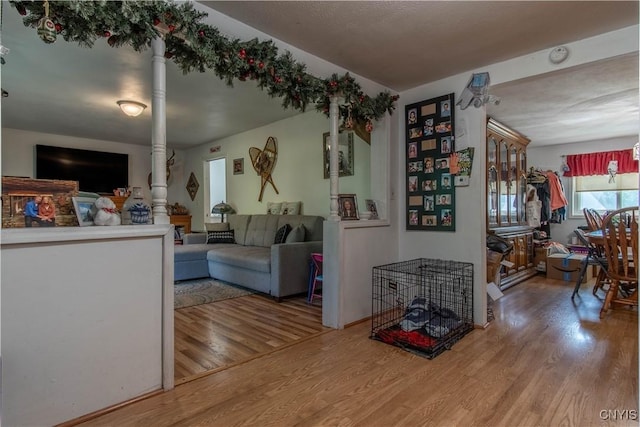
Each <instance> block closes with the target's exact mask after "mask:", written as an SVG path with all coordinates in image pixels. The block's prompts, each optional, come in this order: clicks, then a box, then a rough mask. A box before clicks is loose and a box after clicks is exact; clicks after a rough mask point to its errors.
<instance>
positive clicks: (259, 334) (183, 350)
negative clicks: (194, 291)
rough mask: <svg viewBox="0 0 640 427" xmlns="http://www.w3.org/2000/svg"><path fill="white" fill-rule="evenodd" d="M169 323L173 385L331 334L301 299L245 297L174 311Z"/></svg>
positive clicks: (319, 311) (317, 311)
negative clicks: (172, 334) (171, 328)
mask: <svg viewBox="0 0 640 427" xmlns="http://www.w3.org/2000/svg"><path fill="white" fill-rule="evenodd" d="M174 322H175V326H174V330H175V379H176V384H181V383H184V382H187V381H190V380H192V379H194V378H197V377H200V376H202V375H203V374H207V373H210V372H211V371H215V370H219V369H224V368H228V367H230V366H234V365H237V364H239V363H244V362H247V361H249V360H252V359H254V358H256V357H259V356H261V355H264V354H267V353H270V352H272V351H274V350H275V349H278V348H282V347H285V346H288V345H291V343H295V342H300V341H301V340H304V339H307V338H309V337H312V336H315V335H318V334H320V333H323V332H326V331H329V330H330V329H329V328H324V327H323V326H322V306H321V305H319V304H316V303H314V305H310V304H307V302H306V299H305V297H293V298H285V299H283V301H282V302H280V303H277V302H275V301H274V300H273V299H272V298H269V297H266V296H261V295H248V296H245V297H240V298H233V299H228V300H223V301H218V302H215V303H212V304H203V305H198V306H193V307H186V308H181V309H178V310H175V317H174Z"/></svg>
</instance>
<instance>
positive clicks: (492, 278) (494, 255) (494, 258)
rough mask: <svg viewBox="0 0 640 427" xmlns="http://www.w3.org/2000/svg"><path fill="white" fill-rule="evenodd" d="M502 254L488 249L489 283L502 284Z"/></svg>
mask: <svg viewBox="0 0 640 427" xmlns="http://www.w3.org/2000/svg"><path fill="white" fill-rule="evenodd" d="M501 261H502V254H501V253H499V252H494V251H492V250H491V249H487V283H491V282H494V283H495V284H496V285H498V286H500V262H501Z"/></svg>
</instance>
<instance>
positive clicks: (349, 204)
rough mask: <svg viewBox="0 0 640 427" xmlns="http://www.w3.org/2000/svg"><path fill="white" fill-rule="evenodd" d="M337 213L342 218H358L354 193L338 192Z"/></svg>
mask: <svg viewBox="0 0 640 427" xmlns="http://www.w3.org/2000/svg"><path fill="white" fill-rule="evenodd" d="M338 215H340V218H342V219H343V220H351V219H360V216H359V215H358V203H357V201H356V195H355V194H338Z"/></svg>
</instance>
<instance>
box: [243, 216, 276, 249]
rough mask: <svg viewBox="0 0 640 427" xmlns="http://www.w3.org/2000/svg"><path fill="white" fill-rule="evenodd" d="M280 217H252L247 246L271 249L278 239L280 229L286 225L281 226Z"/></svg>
mask: <svg viewBox="0 0 640 427" xmlns="http://www.w3.org/2000/svg"><path fill="white" fill-rule="evenodd" d="M280 218H282V216H280V215H252V216H251V221H249V226H248V227H247V235H246V237H245V239H244V244H245V246H263V247H270V246H271V245H273V241H274V240H275V238H276V232H277V231H278V228H280V227H282V226H283V225H284V224H285V223H282V224H279V223H278V220H279V219H280Z"/></svg>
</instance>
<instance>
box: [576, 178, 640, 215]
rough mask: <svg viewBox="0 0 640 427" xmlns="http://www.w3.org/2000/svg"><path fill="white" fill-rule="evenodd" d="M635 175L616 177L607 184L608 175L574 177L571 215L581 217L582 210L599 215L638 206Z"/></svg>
mask: <svg viewBox="0 0 640 427" xmlns="http://www.w3.org/2000/svg"><path fill="white" fill-rule="evenodd" d="M638 178H639V175H638V174H637V173H625V174H620V175H616V177H615V182H611V183H610V182H609V175H589V176H576V177H573V179H572V187H573V191H572V193H573V195H572V196H573V197H572V199H573V203H572V206H573V207H572V211H571V214H572V215H573V216H582V209H583V208H591V209H595V210H596V211H598V212H599V213H601V214H602V213H604V212H605V211H612V210H616V209H621V208H625V207H628V206H637V205H638V199H639V198H638Z"/></svg>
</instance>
